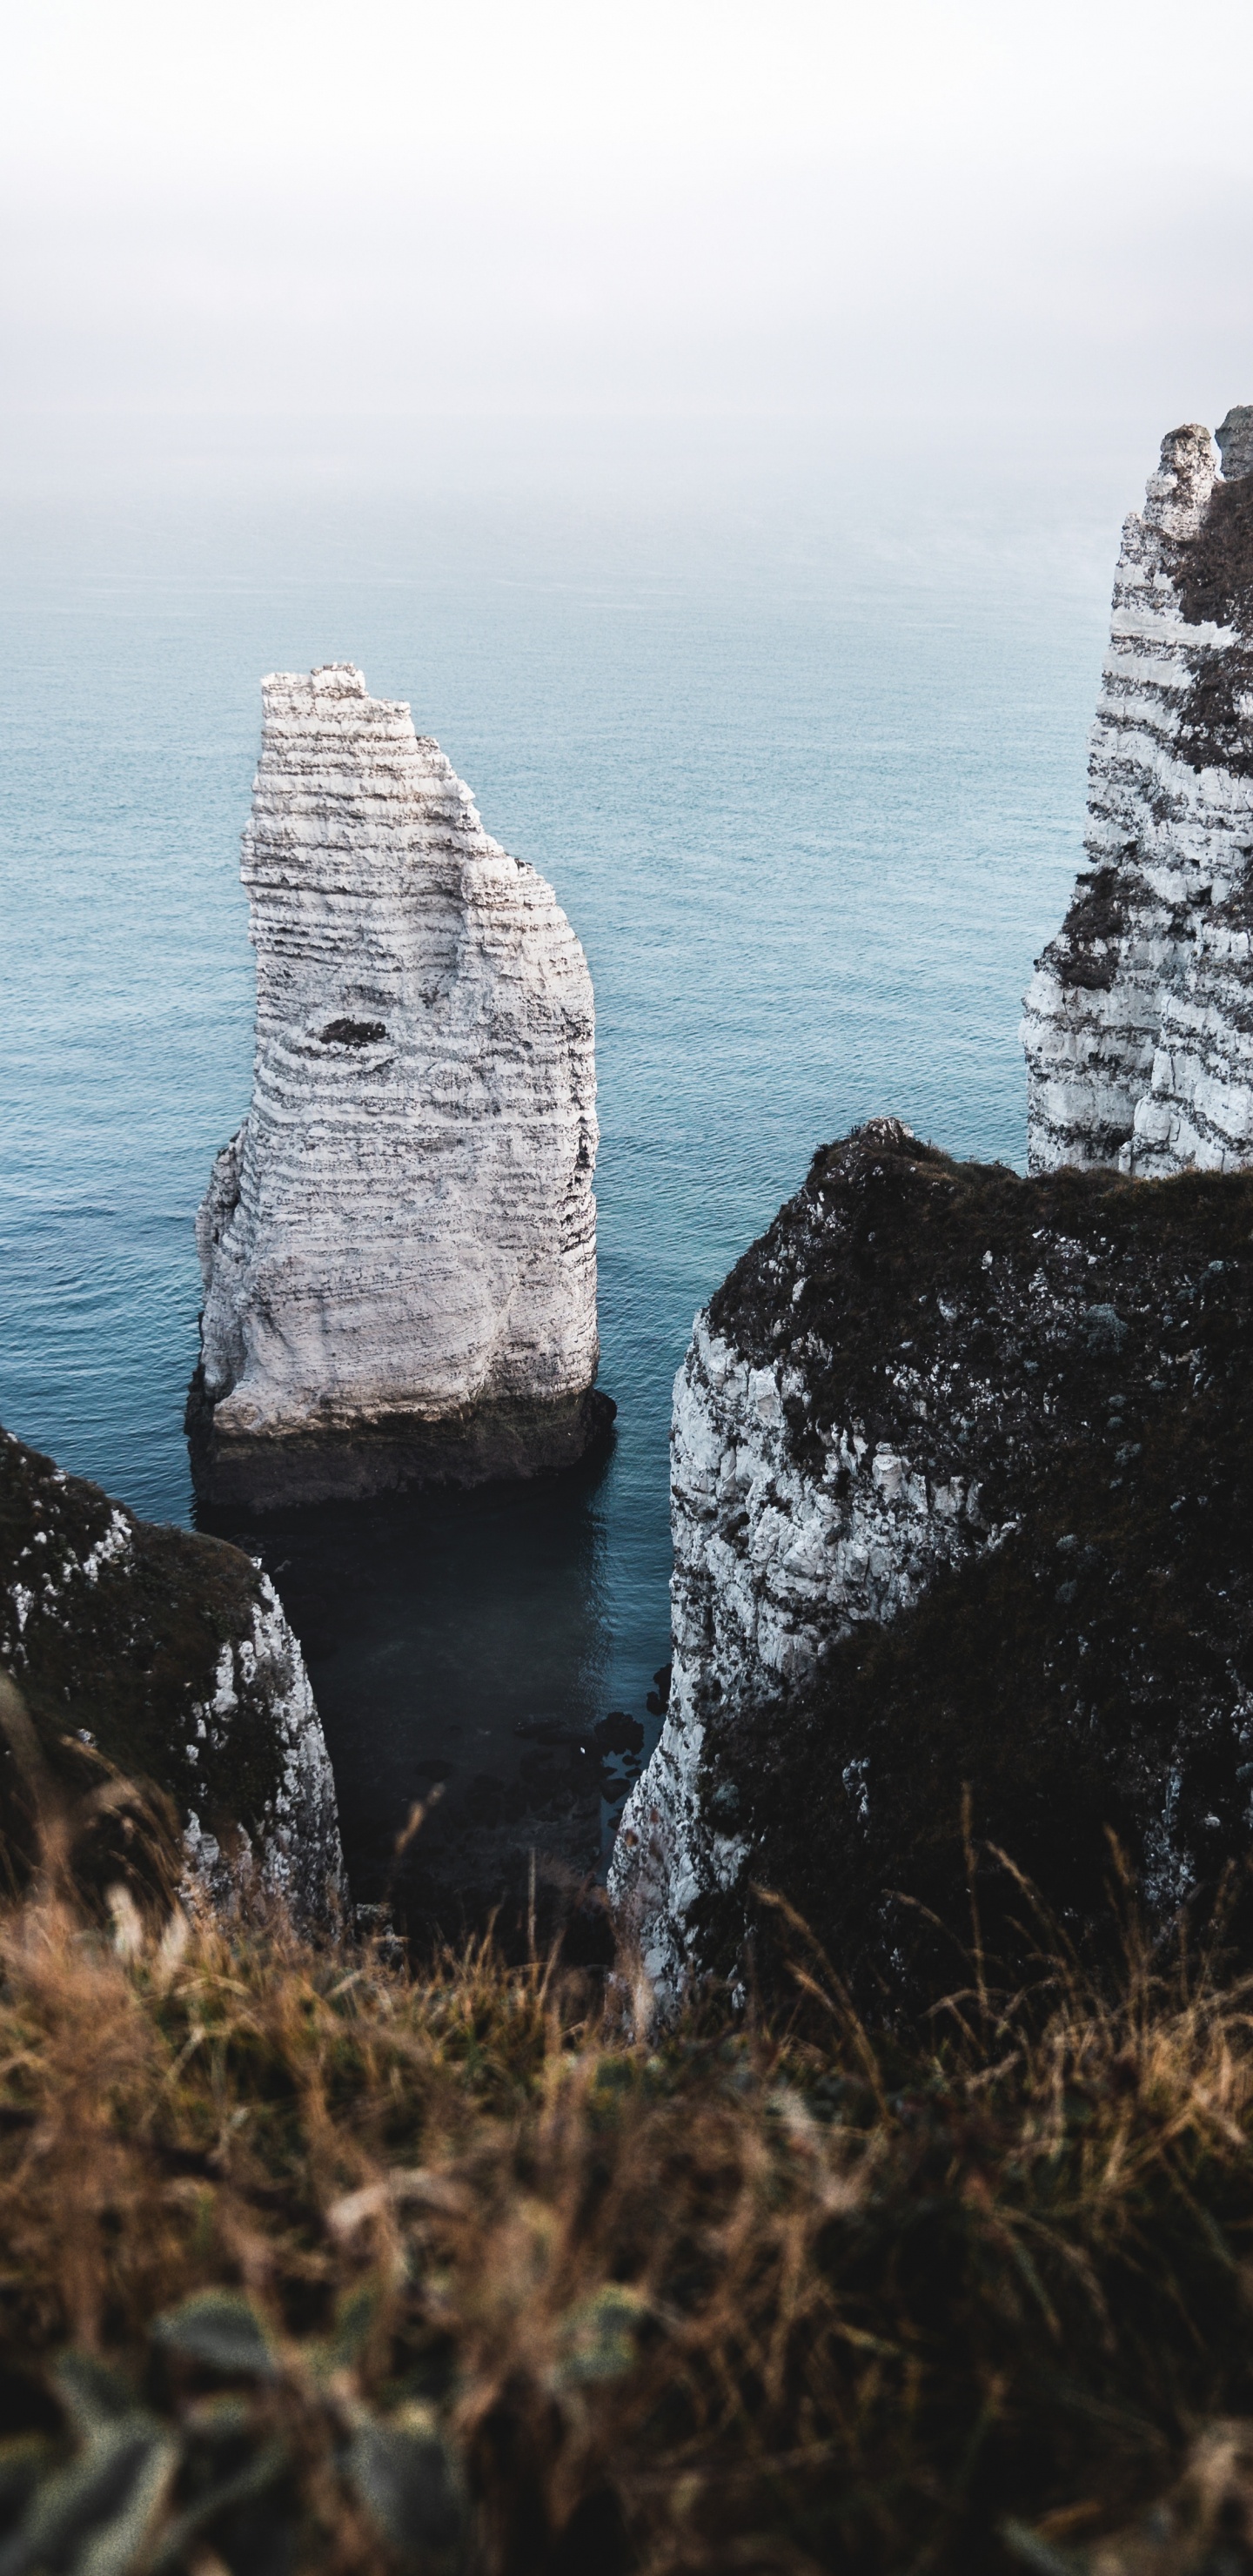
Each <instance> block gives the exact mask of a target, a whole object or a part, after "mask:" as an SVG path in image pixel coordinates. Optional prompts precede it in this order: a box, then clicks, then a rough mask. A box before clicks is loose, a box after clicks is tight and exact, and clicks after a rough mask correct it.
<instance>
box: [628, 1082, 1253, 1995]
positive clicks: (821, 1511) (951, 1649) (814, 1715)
mask: <svg viewBox="0 0 1253 2576" xmlns="http://www.w3.org/2000/svg"><path fill="white" fill-rule="evenodd" d="M1251 1233H1253V1175H1250V1176H1248V1177H1247V1178H1245V1177H1243V1176H1231V1177H1229V1178H1218V1177H1216V1176H1208V1175H1201V1174H1192V1175H1188V1176H1185V1177H1182V1178H1179V1179H1177V1180H1174V1181H1171V1182H1169V1183H1168V1184H1166V1185H1165V1186H1163V1187H1162V1188H1160V1189H1152V1190H1144V1189H1141V1188H1139V1187H1138V1186H1137V1185H1136V1184H1135V1183H1134V1182H1132V1181H1130V1180H1128V1179H1126V1178H1123V1177H1122V1176H1120V1175H1119V1174H1117V1173H1115V1172H1111V1171H1109V1170H1100V1171H1089V1172H1079V1171H1076V1170H1073V1169H1071V1170H1066V1171H1062V1172H1059V1173H1056V1174H1052V1175H1044V1176H1040V1177H1038V1178H1034V1179H1027V1180H1024V1179H1021V1178H1019V1177H1018V1176H1017V1175H1016V1174H1015V1173H1013V1172H1012V1171H1009V1170H1008V1169H1006V1168H1004V1167H1003V1166H1000V1165H996V1166H991V1167H986V1166H980V1165H977V1164H961V1163H955V1162H952V1161H950V1160H949V1158H948V1157H947V1156H945V1155H943V1154H941V1153H939V1152H937V1151H936V1150H935V1149H934V1148H933V1147H931V1146H927V1145H921V1144H919V1143H917V1142H916V1141H915V1139H914V1138H913V1137H912V1136H911V1135H910V1134H909V1132H908V1130H907V1129H905V1128H903V1127H901V1126H899V1125H898V1124H896V1122H894V1121H891V1120H880V1121H873V1122H871V1123H870V1124H869V1125H868V1126H866V1127H864V1128H862V1129H860V1130H857V1131H855V1132H854V1134H853V1135H852V1136H850V1137H849V1138H847V1139H846V1140H845V1141H844V1142H843V1143H842V1144H839V1145H835V1146H831V1147H824V1148H822V1149H820V1151H819V1152H818V1154H817V1155H816V1156H815V1158H814V1163H813V1166H812V1169H811V1171H810V1174H809V1177H808V1179H807V1181H806V1183H805V1186H804V1187H803V1189H802V1190H801V1191H800V1192H799V1193H798V1194H797V1196H796V1197H795V1198H794V1199H792V1200H790V1201H789V1202H788V1204H787V1205H786V1206H785V1207H784V1208H783V1209H782V1210H781V1211H780V1214H779V1216H778V1217H777V1218H776V1220H775V1222H774V1224H773V1225H772V1226H771V1227H770V1229H769V1231H768V1232H767V1233H766V1234H765V1235H764V1236H763V1237H762V1238H761V1240H760V1241H759V1242H758V1243H756V1244H755V1245H754V1246H753V1247H752V1248H751V1250H750V1251H749V1252H747V1253H746V1254H745V1255H744V1257H743V1259H742V1260H741V1261H740V1262H739V1263H737V1265H736V1267H735V1269H734V1270H733V1271H732V1272H731V1274H730V1276H729V1278H728V1279H727V1280H726V1282H725V1283H724V1285H723V1286H722V1288H720V1289H719V1291H718V1292H717V1294H716V1296H715V1297H714V1298H713V1299H712V1300H711V1303H710V1306H709V1308H708V1310H707V1311H706V1312H705V1313H704V1314H703V1315H700V1316H698V1317H697V1320H696V1325H695V1329H694V1333H693V1338H692V1343H691V1347H690V1349H689V1351H688V1354H687V1357H686V1359H685V1360H684V1363H683V1366H682V1367H681V1369H680V1371H679V1374H678V1378H677V1381H676V1386H675V1407H674V1428H673V1435H672V1439H673V1467H672V1494H673V1531H674V1555H675V1571H674V1578H673V1587H672V1589H673V1618H674V1625H673V1651H674V1664H673V1674H672V1680H671V1688H670V1700H669V1708H668V1711H667V1716H666V1723H665V1728H664V1732H663V1734H662V1738H661V1742H660V1744H659V1746H658V1748H657V1751H656V1753H655V1754H654V1756H653V1758H652V1761H651V1762H650V1763H649V1765H648V1766H647V1768H646V1770H645V1771H644V1772H643V1774H642V1775H641V1778H640V1780H639V1782H638V1783H637V1785H636V1787H635V1789H634V1790H633V1791H632V1794H631V1797H630V1799H629V1800H628V1803H627V1806H626V1809H625V1811H624V1816H623V1822H622V1826H621V1828H620V1830H619V1835H618V1841H617V1845H616V1849H615V1853H614V1859H613V1864H612V1871H611V1880H610V1886H611V1894H612V1897H613V1900H614V1903H615V1906H616V1908H617V1911H618V1915H619V1919H620V1920H621V1921H622V1922H623V1923H624V1925H625V1926H626V1927H627V1928H628V1929H629V1930H630V1931H631V1932H632V1933H633V1934H634V1936H635V1938H636V1939H637V1941H638V1943H639V1947H640V1951H641V1955H642V1958H643V1963H644V1966H645V1969H646V1971H647V1973H648V1975H649V1976H650V1978H651V1979H652V1980H653V1982H654V1984H655V1986H656V1988H657V1990H658V1992H659V1995H660V1997H661V2000H662V2001H663V2003H665V2002H666V2001H667V1999H669V1998H671V1997H673V1995H674V1994H675V1992H676V1991H677V1990H678V1988H679V1987H680V1985H681V1984H682V1982H683V1980H684V1978H685V1977H686V1975H687V1974H688V1973H689V1972H690V1971H691V1970H692V1969H693V1968H717V1969H719V1970H720V1971H723V1972H726V1973H728V1974H731V1975H732V1976H733V1977H736V1976H739V1975H740V1974H742V1973H743V1961H744V1958H745V1955H746V1953H745V1941H746V1938H747V1937H748V1935H749V1933H750V1932H751V1931H752V1929H753V1927H754V1924H755V1923H759V1921H760V1909H759V1907H758V1901H757V1898H756V1896H755V1894H754V1890H755V1889H757V1888H758V1887H760V1886H763V1885H764V1886H768V1887H770V1888H772V1889H774V1890H776V1891H778V1892H779V1893H781V1894H782V1895H783V1896H784V1897H785V1898H786V1899H787V1900H788V1902H789V1903H790V1904H791V1905H792V1906H793V1907H795V1908H796V1909H798V1911H799V1912H800V1913H801V1914H802V1915H803V1916H804V1918H805V1920H806V1922H807V1923H808V1924H809V1926H810V1928H811V1931H812V1933H813V1935H814V1937H815V1938H816V1939H817V1940H819V1941H821V1942H822V1943H824V1944H825V1946H826V1948H827V1950H828V1953H829V1955H830V1956H831V1957H832V1958H833V1959H834V1960H835V1962H836V1964H837V1967H838V1968H839V1970H840V1972H841V1974H843V1975H846V1976H848V1977H849V1978H850V1980H851V1981H852V1982H853V1983H854V1984H855V1985H858V1984H860V1985H861V1986H862V1987H863V1988H865V1989H867V1990H873V1991H874V1992H876V1993H880V1994H881V1993H882V1992H883V1991H885V1990H887V1991H888V1992H890V1993H891V1994H893V1995H895V1996H896V1997H898V1998H899V1997H901V1996H905V1995H908V1994H909V1993H910V1992H911V1991H920V1990H921V1989H922V1988H923V1987H925V1985H926V1981H927V1977H928V1976H929V1975H930V1974H931V1971H932V1969H933V1968H935V1959H936V1955H937V1953H936V1945H937V1943H939V1945H940V1950H941V1951H942V1949H943V1944H942V1942H940V1935H939V1933H938V1932H936V1931H935V1930H934V1928H928V1915H926V1914H924V1913H923V1912H922V1911H920V1910H919V1909H922V1908H925V1909H929V1914H930V1916H932V1917H935V1918H938V1920H939V1921H940V1922H942V1923H944V1924H945V1925H947V1926H950V1927H951V1926H952V1925H953V1924H954V1922H955V1921H957V1920H958V1919H959V1918H962V1917H963V1916H964V1892H963V1890H964V1869H965V1859H964V1849H963V1823H962V1806H963V1791H964V1788H965V1787H966V1785H967V1784H968V1785H969V1789H970V1794H971V1801H972V1814H973V1818H974V1823H975V1828H976V1830H977V1832H978V1834H979V1835H981V1836H987V1837H990V1838H991V1840H992V1841H994V1842H996V1843H998V1844H1000V1845H1001V1846H1003V1847H1004V1848H1005V1849H1006V1850H1007V1851H1008V1852H1009V1853H1010V1855H1011V1857H1012V1859H1013V1860H1014V1861H1015V1862H1016V1863H1017V1864H1018V1865H1019V1866H1020V1867H1021V1868H1023V1869H1025V1870H1026V1871H1027V1872H1028V1873H1029V1874H1031V1875H1033V1876H1034V1877H1035V1878H1036V1879H1038V1882H1039V1884H1040V1887H1041V1889H1042V1891H1043V1893H1044V1895H1045V1897H1046V1899H1047V1901H1048V1902H1049V1904H1050V1905H1051V1906H1052V1907H1053V1908H1054V1909H1055V1911H1056V1912H1057V1914H1058V1915H1059V1917H1060V1919H1061V1921H1062V1923H1063V1925H1064V1926H1065V1928H1066V1929H1067V1931H1068V1932H1069V1933H1070V1934H1071V1935H1073V1936H1075V1937H1080V1936H1082V1935H1084V1934H1085V1933H1086V1932H1088V1931H1089V1930H1090V1929H1091V1928H1092V1926H1093V1925H1094V1924H1095V1923H1096V1922H1097V1921H1098V1920H1099V1919H1100V1918H1101V1917H1102V1915H1103V1913H1104V1910H1105V1894H1104V1890H1105V1882H1106V1879H1107V1876H1108V1873H1109V1867H1110V1857H1109V1846H1108V1840H1107V1836H1108V1833H1109V1832H1113V1833H1114V1834H1116V1835H1117V1837H1118V1839H1119V1841H1120V1844H1121V1846H1122V1848H1123V1850H1124V1851H1125V1853H1126V1856H1127V1859H1128V1862H1129V1864H1130V1866H1131V1868H1132V1870H1133V1871H1134V1872H1135V1873H1136V1875H1137V1876H1138V1877H1139V1879H1140V1882H1141V1886H1142V1891H1143V1897H1144V1901H1145V1903H1146V1905H1147V1907H1148V1909H1149V1912H1150V1915H1151V1917H1152V1918H1153V1919H1154V1920H1155V1921H1159V1922H1160V1921H1161V1920H1163V1919H1165V1918H1166V1917H1168V1916H1169V1915H1171V1914H1172V1913H1173V1912H1174V1910H1175V1909H1176V1908H1177V1907H1178V1905H1179V1904H1180V1903H1181V1902H1182V1901H1183V1900H1184V1899H1185V1898H1187V1897H1189V1896H1190V1895H1193V1894H1195V1893H1196V1892H1197V1891H1199V1890H1203V1889H1207V1888H1208V1889H1212V1888H1213V1886H1214V1885H1215V1883H1216V1881H1217V1878H1218V1877H1219V1875H1220V1874H1221V1871H1222V1869H1223V1866H1224V1864H1225V1863H1227V1862H1229V1861H1232V1862H1236V1863H1238V1864H1239V1865H1240V1866H1241V1867H1243V1864H1244V1858H1245V1853H1246V1851H1247V1847H1248V1842H1249V1835H1250V1830H1251V1829H1253V1576H1251V1575H1250V1567H1253V1476H1251V1475H1250V1472H1249V1467H1248V1460H1249V1457H1250V1456H1251V1455H1253V1419H1251V1418H1250V1402H1251V1399H1250V1397H1249V1394H1248V1385H1249V1379H1250V1367H1249V1363H1250V1359H1251V1358H1253V1259H1251V1257H1250V1252H1249V1244H1250V1237H1251ZM935 1972H936V1973H937V1974H939V1973H943V1970H942V1968H937V1969H936V1971H935ZM947 1973H948V1975H949V1977H950V1979H951V1976H952V1974H953V1973H954V1954H953V1953H952V1952H951V1951H950V1952H949V1953H948V1967H947Z"/></svg>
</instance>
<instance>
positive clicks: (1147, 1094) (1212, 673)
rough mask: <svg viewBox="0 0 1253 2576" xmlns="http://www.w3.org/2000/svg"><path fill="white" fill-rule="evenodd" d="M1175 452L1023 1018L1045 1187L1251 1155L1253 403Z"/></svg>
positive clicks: (1127, 590) (1141, 516)
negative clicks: (1066, 906) (1076, 858)
mask: <svg viewBox="0 0 1253 2576" xmlns="http://www.w3.org/2000/svg"><path fill="white" fill-rule="evenodd" d="M1218 441H1219V446H1220V448H1221V451H1222V464H1223V472H1222V474H1221V476H1220V475H1219V473H1218V469H1217V459H1216V458H1215V454H1214V449H1213V445H1212V443H1211V440H1210V436H1209V432H1208V431H1207V430H1205V429H1200V428H1197V427H1195V426H1193V427H1190V428H1185V429H1178V430H1175V431H1173V432H1172V433H1171V435H1170V436H1169V437H1168V438H1166V439H1164V440H1163V442H1162V455H1161V465H1160V468H1159V471H1158V472H1157V473H1156V474H1155V475H1154V476H1153V477H1152V478H1151V480H1150V482H1149V485H1148V491H1147V497H1146V500H1145V506H1144V509H1143V511H1142V512H1135V511H1133V512H1132V514H1131V516H1130V517H1129V518H1128V520H1127V522H1126V525H1125V527H1124V530H1123V544H1122V553H1121V555H1120V557H1119V563H1118V571H1117V576H1116V579H1115V583H1114V602H1113V617H1112V624H1111V631H1110V647H1109V654H1108V657H1107V660H1106V664H1105V671H1104V676H1103V680H1102V686H1101V695H1100V701H1099V705H1098V709H1097V716H1096V723H1095V726H1094V728H1093V734H1092V744H1091V752H1090V759H1089V797H1088V832H1087V838H1086V844H1085V846H1086V850H1087V856H1088V861H1089V868H1088V871H1087V872H1086V873H1085V874H1084V875H1082V876H1080V878H1079V880H1078V882H1077V885H1076V888H1075V894H1074V899H1073V901H1072V903H1071V907H1070V910H1069V912H1068V914H1067V916H1066V920H1065V923H1064V925H1063V927H1062V929H1061V931H1060V932H1059V934H1058V936H1057V938H1056V939H1054V940H1053V941H1052V942H1051V944H1050V945H1049V947H1048V948H1046V950H1045V952H1044V955H1043V956H1042V957H1041V958H1040V960H1039V963H1038V965H1037V967H1036V971H1035V974H1034V976H1033V978H1032V981H1031V984H1030V987H1029V989H1028V992H1027V995H1026V1001H1025V1016H1024V1020H1023V1029H1022V1035H1023V1043H1024V1046H1025V1048H1026V1053H1027V1072H1028V1134H1029V1147H1030V1162H1031V1169H1032V1170H1033V1171H1053V1170H1056V1169H1057V1168H1058V1167H1059V1166H1060V1165H1062V1164H1064V1163H1076V1164H1079V1165H1091V1164H1099V1163H1115V1164H1117V1165H1118V1167H1119V1169H1120V1170H1122V1171H1124V1172H1134V1173H1136V1174H1138V1175H1140V1176H1141V1177H1152V1176H1158V1177H1160V1176H1162V1175H1164V1174H1168V1173H1172V1172H1179V1171H1184V1170H1190V1169H1194V1168H1195V1169H1198V1170H1202V1171H1226V1170H1228V1169H1231V1168H1232V1167H1235V1166H1239V1165H1242V1164H1245V1163H1247V1162H1249V1161H1250V1160H1253V950H1251V947H1250V939H1251V935H1253V873H1251V870H1253V408H1250V407H1248V406H1244V407H1241V408H1240V409H1238V410H1235V411H1232V412H1230V413H1229V414H1228V416H1227V419H1226V420H1225V421H1224V423H1223V425H1222V428H1221V429H1220V430H1219V431H1218Z"/></svg>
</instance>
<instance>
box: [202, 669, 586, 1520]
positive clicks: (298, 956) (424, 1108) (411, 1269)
mask: <svg viewBox="0 0 1253 2576" xmlns="http://www.w3.org/2000/svg"><path fill="white" fill-rule="evenodd" d="M262 700H263V709H264V715H263V726H262V741H261V758H260V763H259V767H258V771H257V776H256V780H255V782H254V788H253V803H252V813H251V818H250V820H249V822H248V825H247V827H246V829H245V832H244V837H243V867H242V874H243V879H244V883H245V885H246V886H247V889H248V896H249V903H250V908H251V936H252V940H253V944H254V947H255V949H256V955H257V1031H256V1056H255V1065H254V1075H253V1093H252V1103H251V1106H250V1108H249V1112H248V1115H247V1117H246V1119H245V1121H244V1124H243V1126H242V1127H241V1128H240V1130H239V1132H238V1134H237V1135H236V1136H234V1137H233V1138H232V1140H231V1142H230V1143H229V1144H228V1145H227V1146H225V1147H224V1149H223V1150H222V1152H221V1153H220V1154H219V1155H218V1158H217V1161H216V1163H215V1165H214V1168H213V1173H212V1177H211V1180H210V1183H209V1188H208V1191H207V1193H206V1196H205V1199H204V1202H203V1205H202V1207H201V1209H200V1213H199V1216H198V1218H197V1225H196V1234H197V1244H198V1248H199V1254H200V1263H201V1270H202V1274H203V1279H204V1312H203V1316H202V1322H201V1361H200V1365H199V1367H198V1369H197V1372H196V1375H195V1378H194V1379H193V1382H192V1389H191V1395H190V1399H189V1404H188V1415H187V1428H188V1437H189V1443H190V1449H191V1459H192V1472H193V1476H194V1480H195V1484H196V1489H197V1492H198V1494H199V1495H200V1497H201V1499H202V1500H203V1501H205V1502H208V1503H212V1504H220V1505H226V1506H229V1507H232V1508H236V1507H243V1508H253V1509H264V1508H266V1507H267V1506H272V1505H279V1504H289V1503H292V1502H301V1501H308V1502H315V1501H320V1500H324V1499H328V1498H332V1497H335V1496H351V1495H360V1494H367V1493H375V1492H379V1491H384V1490H386V1489H388V1488H390V1487H396V1486H405V1485H416V1484H424V1483H439V1482H445V1481H448V1482H455V1483H467V1484H468V1483H478V1482H480V1481H482V1480H485V1479H487V1478H490V1477H493V1476H528V1475H532V1474H535V1473H536V1472H538V1471H539V1470H541V1469H545V1468H552V1467H560V1466H565V1465H568V1464H570V1463H572V1462H573V1461H574V1460H576V1459H578V1458H579V1457H581V1456H582V1455H583V1454H584V1452H585V1451H586V1450H587V1449H588V1448H589V1446H590V1445H592V1444H593V1442H594V1441H595V1440H596V1439H597V1438H598V1437H599V1436H600V1435H601V1434H602V1433H603V1431H604V1429H605V1427H606V1424H607V1422H608V1420H609V1419H611V1418H612V1411H613V1408H612V1406H611V1405H610V1404H609V1402H608V1400H607V1399H606V1398H605V1397H603V1396H601V1395H598V1394H597V1393H596V1391H595V1389H594V1379H595V1375H596V1364H597V1335H596V1232H595V1201H594V1199H593V1196H592V1173H593V1166H594V1162H595V1155H596V1144H597V1128H596V1115H595V1092H596V1079H595V1064H594V1055H593V1002H592V986H591V978H590V976H589V974H588V969H587V961H586V959H585V957H584V955H583V951H582V949H581V947H580V945H579V942H578V940H577V939H576V937H575V935H574V932H573V930H572V929H571V927H570V924H569V922H568V921H567V919H566V916H565V914H564V913H563V911H562V910H561V907H560V905H559V904H558V902H557V900H556V897H555V896H554V894H553V892H552V889H551V887H550V886H548V885H547V884H546V883H545V881H544V879H543V878H542V877H541V876H539V875H537V873H536V871H535V870H534V868H531V867H527V866H524V865H523V864H522V863H521V862H520V861H518V860H516V859H513V858H511V857H510V856H509V855H508V853H507V852H506V851H505V850H503V849H501V848H500V846H499V845H498V843H496V842H495V841H493V840H491V839H490V838H489V836H488V834H487V833H486V832H485V831H484V829H483V826H482V824H481V822H480V820H479V816H478V814H477V812H476V810H475V807H474V803H473V800H472V798H471V796H470V793H469V790H468V789H467V788H466V787H465V786H463V784H462V782H461V780H460V779H459V778H458V777H457V776H456V774H455V772H454V771H453V769H452V768H451V766H450V764H449V762H448V761H447V760H446V759H445V757H444V755H443V753H442V752H441V750H440V749H439V746H438V744H437V743H435V742H434V741H431V740H430V739H428V738H426V737H422V736H419V735H417V734H415V731H414V727H413V722H412V718H411V716H410V712H409V709H408V707H407V706H405V705H402V704H399V703H394V702H392V701H389V700H385V699H378V698H371V697H370V696H369V695H368V694H367V691H366V686H365V681H364V678H363V677H362V674H361V672H360V671H358V670H356V669H355V668H354V667H353V666H352V665H351V664H347V663H332V664H329V665H327V666H326V667H324V668H322V669H320V670H315V671H314V672H312V673H311V674H310V675H309V676H308V677H307V678H306V677H304V676H303V675H298V674H292V673H278V674H276V675H275V676H274V677H272V678H270V679H267V680H265V681H263V683H262Z"/></svg>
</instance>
